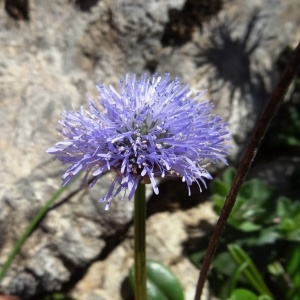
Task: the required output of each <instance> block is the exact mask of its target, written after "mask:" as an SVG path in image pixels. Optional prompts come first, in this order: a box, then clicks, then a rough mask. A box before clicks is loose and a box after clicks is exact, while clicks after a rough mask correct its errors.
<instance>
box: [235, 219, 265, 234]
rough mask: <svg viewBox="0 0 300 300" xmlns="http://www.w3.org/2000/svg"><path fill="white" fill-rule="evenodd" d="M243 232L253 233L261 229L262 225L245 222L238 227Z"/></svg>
mask: <svg viewBox="0 0 300 300" xmlns="http://www.w3.org/2000/svg"><path fill="white" fill-rule="evenodd" d="M238 228H239V229H240V230H242V231H246V232H251V231H257V230H260V229H261V226H260V225H257V224H254V223H252V222H247V221H246V222H243V223H241V224H240V226H239V227H238Z"/></svg>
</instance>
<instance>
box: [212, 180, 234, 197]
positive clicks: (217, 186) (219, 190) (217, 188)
mask: <svg viewBox="0 0 300 300" xmlns="http://www.w3.org/2000/svg"><path fill="white" fill-rule="evenodd" d="M229 188H230V186H227V185H226V184H225V183H224V182H222V181H220V180H218V179H216V180H214V181H213V182H212V184H211V190H212V192H213V193H214V194H217V195H220V196H222V197H224V199H225V197H226V196H227V194H228V191H229Z"/></svg>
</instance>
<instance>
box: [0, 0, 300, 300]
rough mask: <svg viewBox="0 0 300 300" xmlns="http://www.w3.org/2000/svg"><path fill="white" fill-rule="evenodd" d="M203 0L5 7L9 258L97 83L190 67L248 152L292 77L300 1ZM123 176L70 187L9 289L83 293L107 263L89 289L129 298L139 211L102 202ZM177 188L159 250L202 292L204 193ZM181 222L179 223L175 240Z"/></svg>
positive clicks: (194, 82) (1, 214) (2, 62)
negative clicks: (62, 133)
mask: <svg viewBox="0 0 300 300" xmlns="http://www.w3.org/2000/svg"><path fill="white" fill-rule="evenodd" d="M199 3H200V2H197V1H194V0H186V1H183V0H176V1H173V0H168V1H161V2H158V1H155V0H151V1H146V2H145V1H141V0H138V1H132V0H126V1H109V0H102V1H96V0H90V1H80V0H76V1H69V0H53V1H38V0H28V1H22V0H18V1H15V0H14V1H12V0H6V1H5V7H4V5H3V6H2V7H1V8H0V126H1V139H0V153H1V156H0V158H1V164H0V172H1V174H3V176H2V177H1V181H0V205H1V210H0V265H2V264H3V263H4V261H5V259H6V258H7V256H8V254H9V251H10V250H11V249H12V247H13V244H14V243H15V241H16V240H17V239H18V238H19V237H20V235H21V233H22V232H23V231H24V229H25V228H26V226H27V224H28V223H29V222H30V221H31V220H32V219H33V217H34V216H35V214H36V213H37V211H38V210H39V209H40V207H41V206H42V205H43V204H45V202H46V200H47V199H49V198H50V197H51V196H52V195H53V194H54V193H55V191H56V190H57V189H58V188H59V187H60V183H61V179H60V178H61V175H62V173H63V171H64V169H65V166H62V165H60V164H59V163H58V162H53V161H52V159H51V158H50V157H49V155H47V154H46V153H45V150H46V149H47V148H49V147H50V146H52V145H53V143H55V141H56V140H57V137H56V130H55V126H57V120H58V119H59V118H60V116H59V114H60V112H61V111H62V110H64V109H71V108H72V106H74V107H75V108H78V107H79V106H80V105H82V104H84V105H85V104H86V96H85V95H86V93H87V92H88V91H89V93H91V95H92V96H93V97H96V89H95V87H94V82H95V81H97V82H101V83H103V84H110V83H113V84H116V83H117V82H118V80H119V78H120V77H121V76H123V75H124V74H125V73H126V72H137V73H142V72H145V71H148V72H154V71H158V72H160V73H162V72H170V73H171V74H172V76H181V77H182V78H183V80H184V82H186V83H189V84H190V85H191V89H192V90H193V91H199V89H204V88H208V89H209V92H208V93H207V95H206V97H208V98H210V99H211V101H212V102H214V103H215V110H216V112H217V113H218V114H220V115H221V116H222V117H224V118H225V119H226V120H229V122H230V124H231V125H230V126H231V131H232V134H233V137H234V139H235V141H234V149H233V151H232V154H231V158H232V160H233V161H236V160H237V158H238V154H239V153H240V151H241V149H242V148H243V146H244V144H245V143H246V141H247V139H248V136H249V132H251V130H252V128H253V124H254V122H255V120H256V118H257V115H258V113H259V112H260V111H261V108H262V106H263V104H264V102H265V100H266V98H267V95H268V94H269V93H270V90H271V88H272V86H273V85H274V82H275V80H276V78H277V77H278V72H277V69H276V67H275V66H276V64H275V62H276V60H277V58H278V55H279V54H280V52H281V51H282V50H283V49H284V48H285V47H286V46H291V47H293V46H295V43H296V41H297V40H298V39H299V34H298V31H297V30H296V28H298V25H299V12H298V11H299V10H296V9H294V6H293V5H295V3H296V1H289V2H287V1H275V0H268V1H245V0H239V1H238V0H233V1H218V0H215V1H209V2H206V1H201V5H200V4H199ZM190 8H193V9H190ZM187 20H189V21H187ZM111 176H112V175H111V174H107V175H106V176H105V177H103V178H102V179H101V180H100V181H99V182H98V183H97V185H96V186H95V187H94V188H93V189H83V190H79V182H77V183H74V184H73V185H72V186H71V187H70V188H69V189H68V190H67V191H66V192H65V193H64V195H63V196H62V197H61V198H60V199H59V201H60V202H57V203H56V204H55V206H54V207H53V208H52V209H51V210H50V211H49V212H48V213H47V215H46V216H45V218H44V219H43V220H42V221H41V222H40V224H39V225H38V227H37V228H36V229H35V231H34V232H33V233H32V234H31V235H30V237H29V238H28V239H27V240H26V243H25V244H24V246H23V247H22V249H21V251H20V253H19V254H18V256H17V257H16V259H15V261H14V262H13V264H12V266H11V268H10V270H9V272H8V273H7V275H6V277H5V279H4V280H3V281H2V282H1V285H0V291H1V292H2V293H4V294H14V295H19V296H20V297H22V298H23V299H30V298H31V297H33V296H35V297H38V296H39V295H42V294H44V293H46V292H53V291H57V290H60V289H65V288H66V287H67V288H68V290H72V289H73V292H72V293H74V295H77V294H78V293H81V292H80V291H82V289H83V288H82V286H83V285H84V284H85V283H84V282H85V277H84V276H83V274H84V273H85V272H87V274H90V273H92V272H93V269H94V268H95V269H96V270H97V272H98V276H99V278H100V279H101V278H102V279H103V278H104V279H103V280H104V281H103V282H102V281H97V286H96V285H95V286H94V288H95V289H94V290H93V291H92V289H89V290H88V291H87V293H88V292H89V293H90V294H87V293H86V294H85V296H84V294H83V293H82V294H81V295H82V298H80V299H89V300H91V299H93V298H94V299H102V298H103V299H107V298H108V297H114V296H112V295H116V294H120V288H121V290H122V280H124V278H125V276H126V274H127V270H128V266H129V265H130V264H131V263H132V250H131V249H132V248H131V247H132V238H129V237H128V236H127V235H126V234H127V232H128V230H131V229H129V228H130V225H131V222H132V211H133V207H132V203H127V201H124V202H122V201H120V198H118V197H117V198H116V199H114V202H113V205H112V207H111V209H110V211H109V212H105V211H104V208H103V205H102V204H99V203H98V202H97V200H98V199H99V198H101V195H103V194H104V193H105V190H106V189H107V186H108V184H109V182H110V180H111ZM150 193H151V192H150V191H148V195H149V197H150ZM164 195H165V196H166V199H169V200H170V199H171V200H172V199H173V198H174V197H175V198H180V199H179V200H178V201H177V200H176V201H177V202H176V203H180V205H178V206H175V207H169V206H168V205H165V203H164V205H160V204H159V202H161V201H164V199H162V198H155V199H156V201H157V202H156V204H151V205H150V204H149V207H150V208H151V213H149V214H150V215H151V216H150V217H149V220H148V223H149V225H148V226H149V228H148V229H147V230H148V231H149V232H150V233H151V235H152V240H151V239H149V240H148V252H149V257H152V256H153V258H155V257H159V258H160V259H162V261H163V262H164V263H165V264H167V265H169V266H170V267H171V268H172V270H174V272H175V273H176V274H178V276H179V277H180V276H181V277H182V280H183V281H184V280H187V281H186V283H185V290H186V293H187V295H191V293H192V292H189V291H192V289H193V285H194V283H193V284H192V280H191V281H189V280H190V279H188V277H186V274H185V275H181V274H182V273H191V274H195V273H196V271H195V269H193V267H192V266H191V264H190V263H189V262H188V260H187V259H186V258H185V257H184V256H183V255H182V250H183V246H182V245H181V241H182V240H183V239H184V238H186V235H187V232H186V229H185V227H184V226H183V225H182V224H185V223H184V222H187V221H186V218H188V219H189V217H188V213H189V209H192V207H197V205H198V203H199V202H200V201H201V200H202V199H201V197H202V196H203V194H202V195H199V194H193V198H188V197H186V198H185V196H184V195H186V194H185V187H184V185H183V189H181V186H179V184H178V182H176V181H174V182H173V181H172V182H171V183H169V184H168V187H167V189H166V193H164ZM189 201H190V202H189ZM154 202H155V201H154ZM154 202H153V203H154ZM170 202H172V201H170ZM182 203H188V205H187V206H184V205H182ZM171 204H172V203H171ZM181 209H182V210H183V211H181ZM202 209H203V207H202ZM166 210H170V211H172V213H166V212H165V211H166ZM158 211H160V213H159V214H157V212H158ZM175 213H178V215H180V219H179V220H177V219H176V218H175V216H177V215H176V214H175ZM154 218H157V219H154ZM201 218H202V212H200V211H199V212H197V213H196V215H193V218H191V219H190V221H192V219H193V220H195V223H196V224H198V222H199V220H200V219H201ZM154 220H155V221H154ZM168 220H169V222H171V221H172V222H173V223H174V224H177V225H176V226H178V229H177V231H176V232H177V233H176V235H175V236H172V235H171V233H172V232H171V229H170V228H169V227H168V226H167V225H168ZM180 220H181V221H180ZM184 220H185V221H184ZM182 222H183V223H182ZM162 229H164V230H162ZM168 230H169V231H168ZM160 231H162V232H160ZM129 232H130V231H129ZM161 233H162V234H164V233H168V234H169V236H164V235H160V234H161ZM124 236H125V237H124ZM171 237H172V238H171ZM163 241H167V242H166V243H163ZM154 245H155V246H154ZM168 247H169V248H168ZM167 251H168V252H167ZM177 259H179V261H182V262H183V263H182V264H183V267H179V265H180V263H179V262H178V263H176V262H174V261H176V260H177ZM181 259H182V260H181ZM109 264H112V266H113V265H114V266H117V271H118V275H117V278H118V280H116V281H114V279H113V278H112V277H107V278H105V277H104V276H106V275H107V274H109V273H110V272H111V269H110V267H109ZM176 266H178V267H176ZM99 268H100V270H99ZM101 268H103V269H101ZM111 268H112V267H111ZM103 270H106V272H104V271H103ZM180 270H182V271H180ZM183 270H185V271H183ZM187 270H189V271H187ZM181 272H182V273H181ZM99 273H101V274H99ZM114 274H115V273H114ZM87 276H88V275H87ZM81 277H84V279H83V281H82V282H81V281H80V278H81ZM76 293H77V294H76ZM84 297H87V298H84ZM89 297H90V298H89ZM188 297H190V296H188ZM110 299H115V298H110Z"/></svg>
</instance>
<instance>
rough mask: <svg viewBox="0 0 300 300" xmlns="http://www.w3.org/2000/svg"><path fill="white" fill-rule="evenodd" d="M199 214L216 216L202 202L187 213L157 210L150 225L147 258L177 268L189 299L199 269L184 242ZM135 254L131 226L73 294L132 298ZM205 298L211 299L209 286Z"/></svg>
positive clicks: (117, 299)
mask: <svg viewBox="0 0 300 300" xmlns="http://www.w3.org/2000/svg"><path fill="white" fill-rule="evenodd" d="M191 217H194V219H192V218H191ZM199 218H203V219H205V220H207V221H208V222H211V223H213V222H214V221H215V219H216V216H215V215H214V214H213V213H212V211H211V208H210V205H209V204H208V203H206V204H199V205H198V206H196V207H194V208H192V209H190V210H187V211H186V212H185V213H183V212H182V211H177V212H173V213H170V212H163V213H157V214H155V215H152V216H151V217H149V219H148V220H147V225H146V252H147V254H146V255H147V259H153V260H156V261H158V262H160V263H162V264H164V265H165V266H168V267H169V268H170V269H171V270H172V271H173V272H174V274H175V275H176V277H177V278H178V279H179V280H180V282H181V284H182V285H183V287H184V293H185V298H186V299H192V298H193V296H194V294H195V285H196V281H197V278H198V275H199V271H198V270H197V269H196V268H195V267H194V266H193V265H192V263H191V262H190V261H189V260H188V258H186V257H183V256H182V244H183V243H184V242H185V241H186V240H187V238H188V235H187V232H186V227H187V226H191V225H192V224H193V222H196V220H199ZM199 234H201V230H199ZM202 234H203V232H202ZM133 255H134V253H133V228H130V230H129V236H128V237H127V239H126V240H125V241H124V242H123V243H121V244H120V245H119V246H118V247H117V248H116V249H115V250H114V251H112V253H111V254H110V255H109V256H108V257H107V258H106V259H105V260H103V261H99V262H96V263H94V264H93V265H92V266H91V267H90V268H89V270H88V272H87V273H86V275H85V276H84V277H83V279H82V280H81V281H80V283H79V284H78V285H77V286H76V287H75V289H74V290H73V291H72V294H71V295H72V296H73V297H74V298H75V299H83V300H84V299H86V300H88V299H93V297H94V295H95V294H96V295H99V297H102V298H100V299H103V300H109V299H115V300H121V299H123V300H124V299H127V300H129V299H131V297H132V291H131V289H130V288H129V285H128V282H127V279H126V278H127V276H128V271H129V268H130V267H131V266H132V265H133ZM201 299H202V300H205V299H209V291H208V287H207V286H206V288H205V291H204V293H203V297H202V298H201Z"/></svg>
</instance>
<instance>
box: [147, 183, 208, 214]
mask: <svg viewBox="0 0 300 300" xmlns="http://www.w3.org/2000/svg"><path fill="white" fill-rule="evenodd" d="M201 188H202V192H200V190H199V187H198V185H197V184H196V183H195V184H193V185H192V186H191V196H188V189H187V185H186V183H185V182H182V180H181V178H173V179H166V180H164V181H162V182H161V183H160V185H159V194H158V195H155V194H153V195H152V196H151V198H150V199H149V201H148V203H147V217H149V216H151V215H153V214H155V213H158V212H163V211H171V212H172V211H176V210H187V209H190V208H192V207H194V206H197V205H198V204H199V203H202V202H204V201H206V200H207V199H208V196H209V192H208V189H205V187H204V186H202V185H201Z"/></svg>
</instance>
